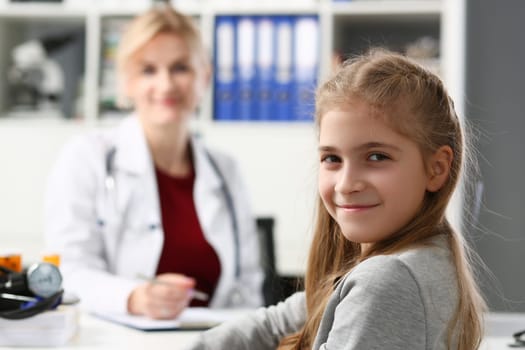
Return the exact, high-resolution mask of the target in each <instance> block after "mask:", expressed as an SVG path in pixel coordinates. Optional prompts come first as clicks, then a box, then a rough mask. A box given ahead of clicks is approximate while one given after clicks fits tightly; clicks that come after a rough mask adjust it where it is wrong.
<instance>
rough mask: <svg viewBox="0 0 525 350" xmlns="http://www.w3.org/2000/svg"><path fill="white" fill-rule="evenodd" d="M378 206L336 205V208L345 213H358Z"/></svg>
mask: <svg viewBox="0 0 525 350" xmlns="http://www.w3.org/2000/svg"><path fill="white" fill-rule="evenodd" d="M378 205H379V204H347V205H337V207H338V208H340V209H343V210H345V211H360V210H366V209H371V208H375V207H377V206H378Z"/></svg>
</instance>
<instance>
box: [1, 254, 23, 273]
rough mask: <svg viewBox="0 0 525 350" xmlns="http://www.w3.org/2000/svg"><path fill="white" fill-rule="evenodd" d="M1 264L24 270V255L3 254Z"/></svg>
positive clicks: (9, 267) (12, 268) (18, 270)
mask: <svg viewBox="0 0 525 350" xmlns="http://www.w3.org/2000/svg"><path fill="white" fill-rule="evenodd" d="M0 266H3V267H6V268H8V269H10V270H13V271H16V272H20V271H22V256H21V255H20V254H7V255H1V256H0Z"/></svg>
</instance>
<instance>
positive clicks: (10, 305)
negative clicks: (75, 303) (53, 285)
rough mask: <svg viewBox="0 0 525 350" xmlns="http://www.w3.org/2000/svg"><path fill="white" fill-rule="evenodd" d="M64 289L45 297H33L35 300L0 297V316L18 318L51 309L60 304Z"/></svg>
mask: <svg viewBox="0 0 525 350" xmlns="http://www.w3.org/2000/svg"><path fill="white" fill-rule="evenodd" d="M63 294H64V290H63V289H61V290H59V291H58V292H56V293H55V294H53V295H51V296H50V297H47V298H42V297H35V301H18V300H12V299H5V298H0V317H1V318H6V319H10V320H20V319H23V318H28V317H32V316H35V315H37V314H39V313H41V312H44V311H47V310H51V309H54V308H56V307H57V306H58V305H60V303H61V301H62V295H63Z"/></svg>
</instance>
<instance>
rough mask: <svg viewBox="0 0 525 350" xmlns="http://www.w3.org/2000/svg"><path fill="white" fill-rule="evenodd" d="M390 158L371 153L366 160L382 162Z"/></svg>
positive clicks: (381, 154)
mask: <svg viewBox="0 0 525 350" xmlns="http://www.w3.org/2000/svg"><path fill="white" fill-rule="evenodd" d="M389 159H390V157H389V156H387V155H386V154H383V153H372V154H370V155H369V156H368V160H371V161H374V162H380V161H382V160H389Z"/></svg>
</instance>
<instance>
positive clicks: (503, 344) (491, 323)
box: [1, 313, 525, 350]
mask: <svg viewBox="0 0 525 350" xmlns="http://www.w3.org/2000/svg"><path fill="white" fill-rule="evenodd" d="M522 329H525V314H503V313H501V314H500V313H496V314H490V315H489V316H488V317H487V336H486V338H485V340H484V342H483V344H482V346H481V348H480V350H509V349H512V348H510V347H508V345H509V344H510V343H512V342H513V340H512V333H514V332H517V331H520V330H522ZM198 334H199V332H198V331H168V332H143V331H138V330H134V329H131V328H127V327H125V326H121V325H117V324H113V323H111V322H107V321H104V320H101V319H98V318H96V317H93V316H90V315H85V314H84V315H82V316H81V317H80V327H79V331H78V333H77V334H76V336H75V337H74V338H73V339H72V340H71V341H70V342H69V343H68V344H67V345H65V346H61V347H60V348H59V349H61V350H71V349H76V350H78V349H85V350H116V349H129V350H135V349H136V350H138V349H140V350H143V349H150V350H152V349H154V350H163V349H170V350H178V349H182V347H183V346H185V345H187V344H190V343H191V342H192V341H193V340H194V339H195V337H197V336H198ZM1 349H12V350H22V349H35V350H36V349H38V350H41V349H42V348H21V347H1Z"/></svg>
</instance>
